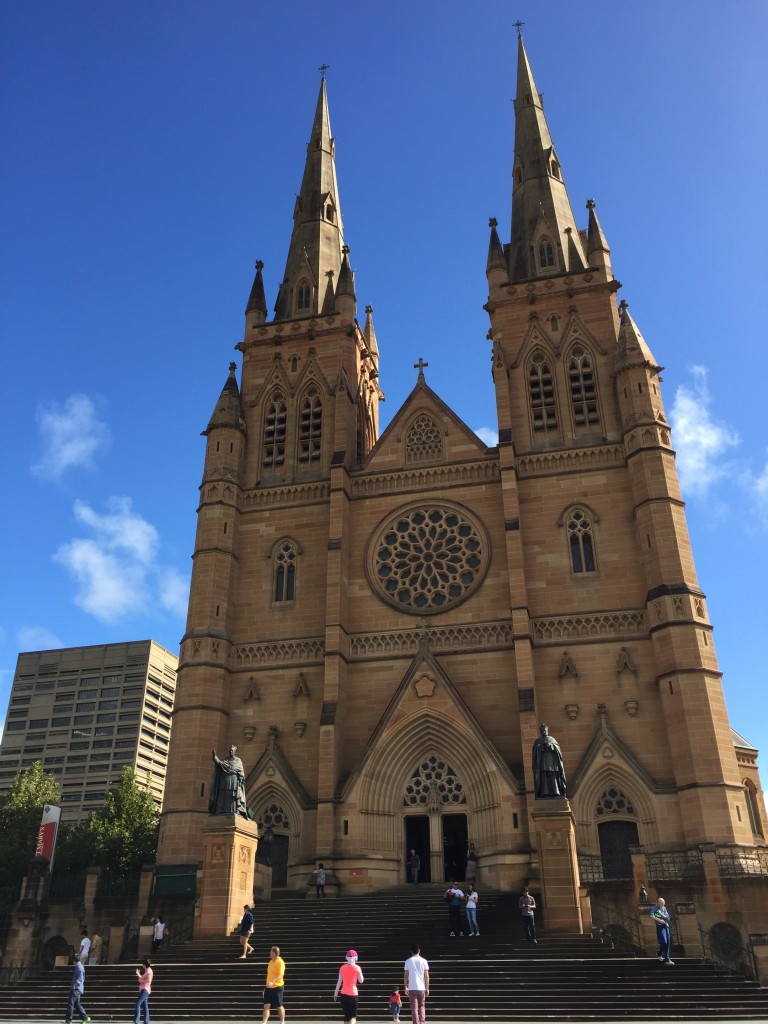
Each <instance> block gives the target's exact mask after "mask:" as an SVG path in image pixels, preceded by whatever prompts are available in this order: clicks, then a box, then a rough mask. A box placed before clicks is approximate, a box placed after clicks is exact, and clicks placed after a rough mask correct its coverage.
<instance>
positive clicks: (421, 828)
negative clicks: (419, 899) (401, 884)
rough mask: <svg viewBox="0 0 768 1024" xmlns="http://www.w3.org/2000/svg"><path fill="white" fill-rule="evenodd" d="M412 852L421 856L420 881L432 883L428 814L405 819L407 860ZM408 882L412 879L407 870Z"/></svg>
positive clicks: (409, 816) (414, 815) (413, 815)
mask: <svg viewBox="0 0 768 1024" xmlns="http://www.w3.org/2000/svg"><path fill="white" fill-rule="evenodd" d="M411 850H415V851H416V853H417V854H418V855H419V860H420V861H421V867H420V868H419V881H420V882H431V881H432V873H431V871H430V866H429V817H428V816H427V815H426V814H410V815H408V816H407V817H406V819H405V851H406V852H405V859H406V860H407V859H408V855H409V854H410V852H411ZM406 881H408V882H410V881H411V877H410V874H409V873H408V871H407V870H406Z"/></svg>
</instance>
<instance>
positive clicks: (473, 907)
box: [464, 882, 480, 935]
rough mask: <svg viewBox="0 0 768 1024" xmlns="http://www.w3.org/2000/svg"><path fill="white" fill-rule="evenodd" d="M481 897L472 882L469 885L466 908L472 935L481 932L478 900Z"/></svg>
mask: <svg viewBox="0 0 768 1024" xmlns="http://www.w3.org/2000/svg"><path fill="white" fill-rule="evenodd" d="M479 898H480V897H479V895H478V892H477V890H476V889H475V887H474V885H472V883H471V882H470V883H469V884H468V885H467V905H466V907H465V908H464V909H465V910H466V912H467V924H468V925H469V934H470V935H479V934H480V932H479V931H478V930H477V901H478V899H479Z"/></svg>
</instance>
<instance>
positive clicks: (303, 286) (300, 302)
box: [296, 279, 312, 312]
mask: <svg viewBox="0 0 768 1024" xmlns="http://www.w3.org/2000/svg"><path fill="white" fill-rule="evenodd" d="M311 298H312V291H311V289H310V287H309V281H307V280H306V279H304V280H302V281H300V282H299V287H298V288H297V289H296V310H297V311H298V312H301V311H302V310H306V309H309V304H310V300H311Z"/></svg>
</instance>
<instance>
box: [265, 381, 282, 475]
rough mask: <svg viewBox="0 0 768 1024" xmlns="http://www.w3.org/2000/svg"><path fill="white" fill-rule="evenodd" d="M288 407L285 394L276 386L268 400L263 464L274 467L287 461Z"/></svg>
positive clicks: (266, 466)
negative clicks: (286, 432)
mask: <svg viewBox="0 0 768 1024" xmlns="http://www.w3.org/2000/svg"><path fill="white" fill-rule="evenodd" d="M287 419H288V409H287V407H286V404H285V396H284V395H283V392H282V391H281V390H280V389H279V388H275V390H274V391H273V392H272V394H271V395H270V397H269V401H268V402H267V409H266V413H265V416H264V454H263V457H262V460H261V461H262V465H263V466H264V467H265V468H268V469H274V468H277V467H280V466H282V465H283V464H284V463H285V431H286V422H287Z"/></svg>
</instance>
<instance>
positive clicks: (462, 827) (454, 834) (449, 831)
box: [440, 814, 467, 882]
mask: <svg viewBox="0 0 768 1024" xmlns="http://www.w3.org/2000/svg"><path fill="white" fill-rule="evenodd" d="M440 823H441V825H442V826H443V865H444V868H443V870H444V871H445V881H446V882H460V881H462V880H463V878H464V873H465V868H466V866H467V816H466V814H444V815H443V816H442V818H441V819H440Z"/></svg>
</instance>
